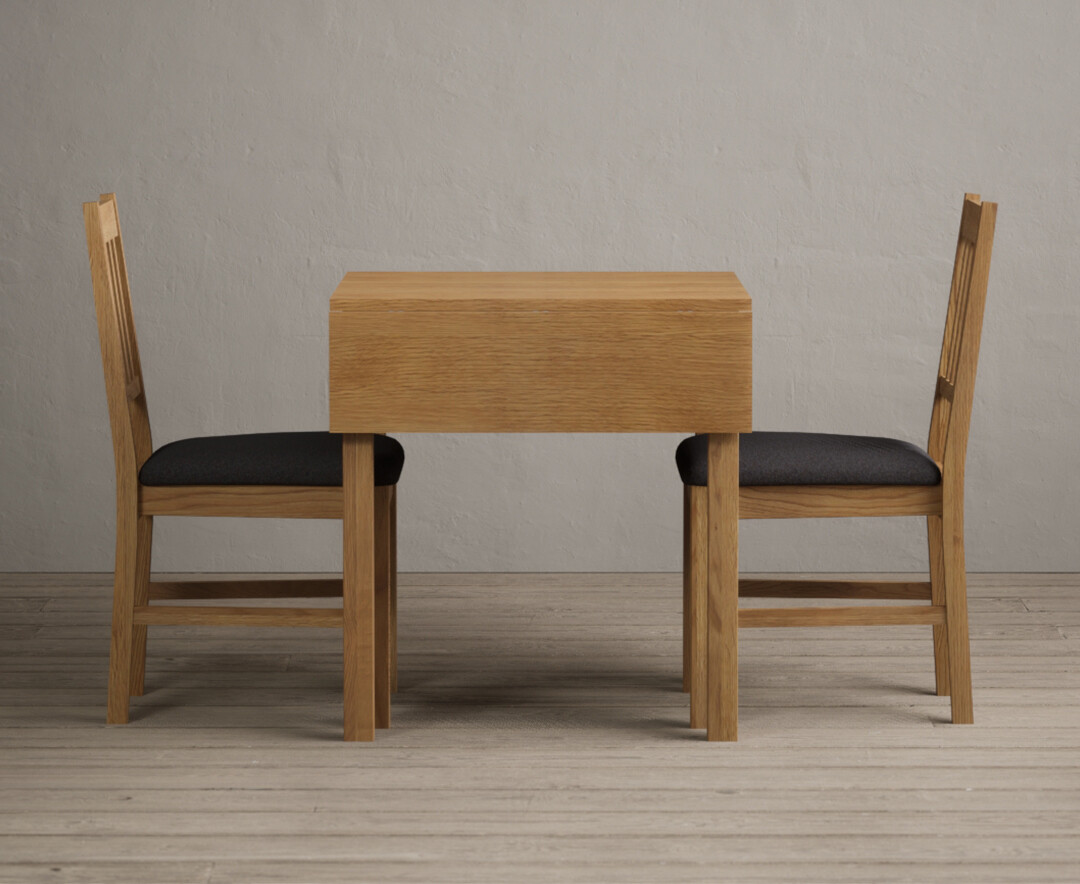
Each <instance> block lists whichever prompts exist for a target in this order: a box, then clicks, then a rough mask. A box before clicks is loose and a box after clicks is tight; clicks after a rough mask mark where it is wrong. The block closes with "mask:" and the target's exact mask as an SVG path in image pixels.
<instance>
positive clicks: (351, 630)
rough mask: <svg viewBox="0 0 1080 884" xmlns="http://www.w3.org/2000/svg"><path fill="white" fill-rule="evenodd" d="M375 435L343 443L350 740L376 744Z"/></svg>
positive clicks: (350, 437) (346, 438) (347, 725)
mask: <svg viewBox="0 0 1080 884" xmlns="http://www.w3.org/2000/svg"><path fill="white" fill-rule="evenodd" d="M374 450H375V449H374V438H373V436H372V435H371V434H359V435H351V434H347V435H345V436H343V437H342V468H343V478H344V485H343V487H344V494H345V507H344V514H343V524H342V538H343V539H342V549H343V575H342V609H343V616H344V629H343V632H344V656H345V678H344V684H345V700H344V705H345V739H346V740H349V741H353V740H365V741H371V740H374V739H375V726H376V722H375V499H374V497H375V494H374V489H375V461H374Z"/></svg>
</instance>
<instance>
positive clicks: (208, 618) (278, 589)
mask: <svg viewBox="0 0 1080 884" xmlns="http://www.w3.org/2000/svg"><path fill="white" fill-rule="evenodd" d="M83 217H84V220H85V222H86V241H87V248H88V250H89V253H90V272H91V276H92V278H93V286H94V303H95V306H96V308H97V323H98V333H99V336H100V339H101V358H102V362H103V364H104V368H105V391H106V394H107V397H108V403H109V421H110V424H111V427H112V438H113V453H114V455H115V459H116V571H115V580H114V589H113V615H112V640H111V647H110V658H109V695H108V714H107V720H108V722H109V723H111V724H122V723H125V722H126V721H127V720H128V706H129V696H140V695H142V693H143V689H144V681H145V672H146V628H147V626H150V625H155V624H170V625H178V624H186V625H223V626H326V627H336V628H339V629H340V628H341V627H342V622H343V620H342V610H341V608H320V607H308V608H304V607H224V606H217V605H214V606H201V607H195V606H186V605H159V604H151V602H152V601H158V600H175V599H230V598H247V599H250V598H279V599H288V598H318V597H333V596H337V597H340V596H341V594H342V589H341V580H340V579H326V580H266V581H184V582H172V581H170V582H156V581H153V580H151V579H150V542H151V534H152V531H153V521H154V516H244V517H255V518H259V517H267V518H300V519H340V518H342V515H343V506H344V503H343V495H342V487H341V482H342V462H341V457H342V446H341V437H339V436H334V435H331V434H330V433H319V432H314V433H259V434H251V435H241V436H210V437H201V438H194V439H184V440H181V441H179V442H173V443H170V444H169V445H165V446H163V447H162V448H159V449H158V450H157V451H154V448H153V445H152V443H151V439H150V421H149V417H148V413H147V408H146V392H145V389H144V387H143V378H142V369H141V365H140V361H139V348H138V345H137V343H136V340H135V324H134V319H133V316H132V311H131V296H130V291H129V287H128V276H127V265H126V263H125V259H124V245H123V241H122V239H121V236H120V223H119V218H118V215H117V210H116V197H115V196H114V195H113V194H103V195H102V196H101V198H100V200H99V201H98V202H91V203H83ZM403 462H404V452H403V451H402V448H401V445H400V444H399V443H398V442H397V441H396V440H394V439H391V438H389V437H386V436H377V437H376V445H375V484H376V488H375V532H376V535H375V536H376V555H375V558H376V561H375V562H374V570H375V587H376V589H375V618H376V624H377V625H376V634H375V647H374V657H375V661H377V663H378V665H377V666H375V672H376V678H375V682H376V692H375V693H376V699H375V704H376V709H375V720H376V723H377V726H379V727H389V726H390V692H391V691H392V690H395V689H396V684H395V682H396V670H397V666H396V638H395V636H396V604H397V588H396V584H397V580H396V546H397V544H396V527H395V526H396V522H397V511H396V507H397V504H396V493H395V492H396V483H397V480H398V477H399V476H400V474H401V468H402V464H403ZM368 652H369V653H370V652H371V649H370V648H369V649H368ZM345 653H346V654H349V653H351V651H350V649H349V648H346V650H345ZM345 662H346V666H347V668H349V669H350V671H355V669H353V668H351V666H350V661H349V660H348V659H346V661H345ZM354 662H355V661H354Z"/></svg>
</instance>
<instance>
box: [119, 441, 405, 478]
mask: <svg viewBox="0 0 1080 884" xmlns="http://www.w3.org/2000/svg"><path fill="white" fill-rule="evenodd" d="M404 463H405V450H404V449H403V448H402V447H401V443H400V442H398V441H397V440H396V439H391V438H390V437H389V436H376V437H375V484H376V485H395V484H397V480H398V479H399V478H400V476H401V468H402V466H403V465H404ZM139 481H140V482H142V484H143V485H330V486H333V485H340V484H341V436H339V435H338V434H336V433H319V432H315V433H246V434H244V435H242V436H200V437H198V438H195V439H181V440H180V441H179V442H170V443H169V444H168V445H163V446H162V447H161V448H159V449H158V450H157V451H155V452H154V453H153V454H152V455H150V457H149V458H148V459H147V461H146V463H144V464H143V466H142V469H141V470H139Z"/></svg>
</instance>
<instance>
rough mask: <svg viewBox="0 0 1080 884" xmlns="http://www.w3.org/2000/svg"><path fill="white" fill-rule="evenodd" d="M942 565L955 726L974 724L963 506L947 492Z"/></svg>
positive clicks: (943, 507)
mask: <svg viewBox="0 0 1080 884" xmlns="http://www.w3.org/2000/svg"><path fill="white" fill-rule="evenodd" d="M941 522H942V553H943V555H942V562H943V566H944V567H943V571H944V574H945V624H946V633H947V648H948V658H949V667H948V668H949V688H950V689H951V693H950V697H951V698H952V720H953V724H971V723H972V722H973V721H974V720H975V719H974V712H973V709H972V701H971V646H970V642H969V639H968V610H967V572H966V570H965V568H966V565H965V562H964V503H963V498H962V497H961V496H960V495H959V494H952V493H950V492H949V489H948V488H946V489H945V499H944V501H943V504H942V513H941Z"/></svg>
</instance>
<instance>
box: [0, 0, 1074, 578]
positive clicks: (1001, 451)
mask: <svg viewBox="0 0 1080 884" xmlns="http://www.w3.org/2000/svg"><path fill="white" fill-rule="evenodd" d="M1078 95H1080V5H1078V4H1076V3H1073V2H1060V3H976V2H965V3H943V2H933V3H896V2H888V3H814V4H799V3H763V2H757V3H746V2H737V3H725V2H696V3H690V2H686V3H676V2H631V0H608V2H580V0H579V2H548V0H545V2H531V3H524V2H452V3H451V2H445V3H444V2H438V3H437V2H402V0H393V2H389V0H388V2H324V3H284V2H259V3H255V2H232V3H191V2H188V3H174V2H157V3H155V2H137V3H133V2H104V0H103V2H94V3H78V2H71V3H46V2H11V0H5V2H3V3H0V169H2V170H3V172H2V175H0V298H2V299H0V346H2V349H0V570H21V569H33V570H68V569H106V568H108V567H109V566H110V562H111V556H112V535H111V531H112V514H111V510H112V505H113V497H112V494H113V491H112V482H113V477H112V463H111V449H110V443H109V439H108V424H107V419H106V411H105V396H104V387H103V382H102V378H101V370H100V364H99V355H98V351H97V340H96V332H95V330H94V319H93V308H92V298H91V291H90V282H89V274H88V270H87V264H86V253H85V245H84V240H83V233H82V221H81V215H80V208H79V204H80V202H82V201H83V200H86V199H91V198H93V197H94V196H95V195H96V194H97V193H98V192H99V191H105V190H115V191H116V192H117V193H118V194H119V199H120V205H121V210H122V212H123V221H124V224H125V229H126V243H127V249H128V254H129V260H130V265H131V266H130V271H131V277H132V284H133V289H134V295H135V298H136V305H135V312H136V319H137V322H138V326H139V333H140V338H141V345H142V350H143V354H144V362H145V373H146V383H147V389H148V393H149V397H150V399H149V401H150V410H151V417H152V420H153V426H154V432H155V438H156V440H157V441H158V443H159V444H160V443H163V442H166V441H169V440H171V439H175V438H178V437H180V436H183V435H195V434H203V433H219V432H235V431H243V430H257V429H288V428H305V427H322V426H324V425H325V423H326V415H327V394H326V344H327V341H326V338H327V319H326V314H327V299H328V297H329V295H330V292H331V291H332V289H333V288H334V285H335V284H336V282H337V281H338V279H339V278H340V277H341V275H342V273H343V272H344V271H346V270H359V269H387V270H435V269H454V270H552V269H564V270H635V269H641V270H645V269H648V270H713V269H723V270H727V269H730V270H735V271H736V272H738V273H739V275H740V276H741V278H742V280H743V282H744V283H745V284H746V286H747V288H748V289H749V291H750V292H751V294H752V295H753V297H754V310H755V352H754V357H755V371H756V375H755V400H754V401H755V421H756V425H757V426H758V427H759V428H762V429H766V428H778V429H798V428H805V429H812V430H835V431H840V432H856V433H862V432H865V433H876V434H884V435H896V436H900V437H903V438H908V439H912V440H914V441H919V442H921V441H924V436H925V432H926V427H927V423H928V420H929V406H930V394H931V388H932V383H933V375H934V367H935V363H936V358H937V349H938V345H939V340H940V335H941V328H942V324H943V321H944V310H945V298H946V295H947V286H948V279H949V270H950V262H951V252H952V248H953V244H954V238H955V232H956V224H957V220H958V212H959V207H960V200H961V197H962V194H963V192H964V191H965V190H979V191H981V192H982V193H983V195H984V196H985V197H987V198H990V199H996V200H998V201H999V202H1000V204H1001V209H1000V214H999V223H998V242H997V246H996V250H995V257H994V266H993V269H992V278H991V291H990V304H989V309H988V316H987V321H986V328H985V334H984V344H983V354H984V355H983V363H982V367H981V370H980V379H979V386H978V390H977V396H976V399H977V401H976V407H975V416H974V422H973V428H972V445H971V450H970V454H969V470H968V489H969V508H968V533H969V564H970V566H971V567H972V569H975V570H985V569H1008V570H1080V552H1078V551H1077V547H1078V544H1077V542H1076V538H1077V536H1078V533H1080V518H1078V507H1077V502H1076V500H1077V493H1076V491H1077V489H1076V482H1077V476H1078V474H1080V453H1078V452H1080V448H1078V446H1077V444H1076V439H1077V436H1078V431H1080V425H1078V424H1080V419H1078V416H1080V404H1078V399H1080V394H1078V384H1077V378H1078V377H1080V370H1078V369H1080V357H1078V355H1077V346H1076V343H1077V339H1078V337H1080V336H1078V331H1080V306H1078V304H1080V298H1078V296H1077V281H1078V278H1080V274H1078V265H1080V213H1078V212H1077V197H1078V196H1080V114H1077V113H1076V101H1077V96H1078ZM403 441H404V442H405V444H406V446H407V450H408V464H407V473H406V478H405V480H404V482H403V485H402V490H401V494H402V530H401V541H402V553H401V566H402V568H404V569H406V570H417V569H422V570H472V569H475V570H488V569H491V570H504V569H505V570H594V569H600V570H605V569H611V570H674V569H676V568H677V567H678V566H679V557H680V544H679V539H678V531H679V518H680V493H681V492H680V486H679V483H678V481H677V478H676V475H675V470H674V465H673V458H672V456H673V449H674V443H675V441H676V440H675V438H673V437H648V436H627V437H620V438H613V437H593V436H585V437H573V436H551V437H544V436H527V437H517V438H505V437H489V436H480V437H464V436H458V437H453V436H448V437H435V436H431V437H424V436H409V437H404V438H403ZM339 545H340V539H339V536H338V532H337V528H336V526H335V525H333V524H329V523H328V524H311V523H288V522H273V523H268V522H262V523H256V522H248V523H243V522H239V521H237V522H231V523H230V522H209V521H205V520H197V521H188V522H185V521H182V520H171V521H168V520H159V532H158V540H157V545H156V557H155V565H157V566H158V567H161V568H168V569H200V568H205V569H255V570H274V569H317V570H325V569H330V568H334V567H336V566H337V564H338V561H339V553H338V548H339ZM743 549H744V555H743V562H744V565H745V567H747V568H749V569H807V570H815V569H909V568H918V567H922V566H923V565H924V561H925V559H924V552H923V546H922V528H921V526H920V524H919V523H918V522H917V521H916V520H903V521H899V522H898V521H892V522H878V523H848V524H843V523H832V524H825V523H817V524H811V523H772V524H766V523H753V524H747V525H746V526H745V527H744V542H743Z"/></svg>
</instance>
